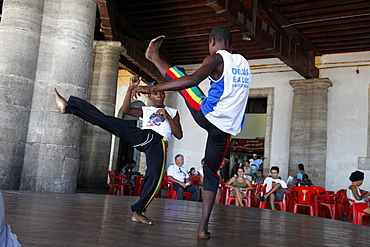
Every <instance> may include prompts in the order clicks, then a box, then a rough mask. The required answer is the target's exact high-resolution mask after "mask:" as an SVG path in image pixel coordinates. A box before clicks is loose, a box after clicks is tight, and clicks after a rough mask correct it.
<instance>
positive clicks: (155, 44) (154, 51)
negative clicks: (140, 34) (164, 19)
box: [145, 35, 166, 62]
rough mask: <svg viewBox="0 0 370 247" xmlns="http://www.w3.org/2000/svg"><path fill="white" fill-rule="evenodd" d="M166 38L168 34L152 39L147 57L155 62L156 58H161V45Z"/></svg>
mask: <svg viewBox="0 0 370 247" xmlns="http://www.w3.org/2000/svg"><path fill="white" fill-rule="evenodd" d="M164 38H166V36H164V35H160V36H158V37H157V38H154V39H152V40H151V41H150V43H149V46H148V49H146V52H145V57H146V59H148V60H149V61H151V62H153V61H154V60H155V59H156V58H159V47H160V46H161V45H162V42H163V40H164Z"/></svg>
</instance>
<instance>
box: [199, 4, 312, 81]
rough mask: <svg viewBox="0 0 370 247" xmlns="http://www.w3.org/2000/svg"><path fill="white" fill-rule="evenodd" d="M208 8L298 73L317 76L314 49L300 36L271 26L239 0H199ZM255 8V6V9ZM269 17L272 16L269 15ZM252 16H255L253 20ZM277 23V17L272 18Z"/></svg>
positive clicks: (269, 5)
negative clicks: (298, 37)
mask: <svg viewBox="0 0 370 247" xmlns="http://www.w3.org/2000/svg"><path fill="white" fill-rule="evenodd" d="M202 1H203V2H205V3H206V5H208V6H209V7H210V8H212V9H214V11H215V12H216V13H218V14H220V15H221V16H223V17H224V18H225V19H227V20H228V21H230V22H231V23H233V24H234V25H235V26H236V27H237V28H239V29H240V30H241V31H243V32H245V33H246V34H250V37H251V38H252V39H253V40H254V41H255V42H257V43H259V44H260V45H261V46H262V47H264V48H265V49H266V50H267V51H269V52H270V53H271V54H272V55H274V56H276V57H278V58H279V59H280V60H282V61H283V62H285V63H286V64H287V65H288V66H290V67H291V68H293V69H294V70H295V71H297V73H299V74H300V75H302V76H303V77H305V78H317V77H318V76H319V71H318V69H317V68H316V67H315V59H314V58H315V57H314V52H313V51H312V50H311V51H310V50H308V49H307V47H311V46H312V45H310V44H309V43H308V42H306V43H307V44H302V42H304V40H303V39H300V40H298V41H297V39H296V37H292V36H290V35H288V34H287V33H283V32H281V31H280V30H277V29H274V28H273V27H272V26H271V25H269V24H268V23H266V22H265V21H264V20H262V19H260V18H259V17H257V16H256V12H255V14H254V15H253V12H252V10H251V9H250V8H247V7H246V6H245V5H244V4H243V3H242V2H240V1H238V0H217V1H213V0H202ZM258 2H259V3H261V2H262V3H264V5H263V6H264V7H265V8H266V7H270V8H269V11H271V10H270V9H271V8H273V6H272V5H271V4H268V6H267V3H269V2H267V1H266V0H264V1H261V0H260V1H258ZM255 11H256V9H255ZM269 17H270V18H271V19H274V18H275V17H274V16H273V15H272V14H270V15H269ZM254 18H255V19H254ZM275 22H276V23H278V20H275Z"/></svg>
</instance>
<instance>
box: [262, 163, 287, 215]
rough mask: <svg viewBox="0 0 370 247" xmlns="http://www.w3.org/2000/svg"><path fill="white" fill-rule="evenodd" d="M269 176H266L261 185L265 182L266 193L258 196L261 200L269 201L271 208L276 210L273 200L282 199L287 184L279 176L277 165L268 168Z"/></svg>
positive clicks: (278, 200) (279, 200)
mask: <svg viewBox="0 0 370 247" xmlns="http://www.w3.org/2000/svg"><path fill="white" fill-rule="evenodd" d="M270 173H271V177H267V178H266V179H265V181H264V182H263V185H265V184H267V186H266V191H267V193H266V194H265V195H264V196H261V197H259V198H258V199H260V200H261V201H262V202H263V201H265V200H266V201H269V202H270V206H271V209H272V210H276V208H275V202H281V201H282V200H283V199H284V192H288V193H289V190H288V186H287V184H286V183H285V181H284V180H282V179H280V178H279V167H277V166H272V167H271V168H270Z"/></svg>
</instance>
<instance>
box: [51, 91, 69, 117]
mask: <svg viewBox="0 0 370 247" xmlns="http://www.w3.org/2000/svg"><path fill="white" fill-rule="evenodd" d="M53 90H54V101H55V105H56V106H57V108H58V111H59V112H60V113H62V114H64V113H66V107H67V105H68V103H67V101H66V99H65V98H63V97H62V96H60V94H59V93H58V91H57V90H56V88H54V89H53Z"/></svg>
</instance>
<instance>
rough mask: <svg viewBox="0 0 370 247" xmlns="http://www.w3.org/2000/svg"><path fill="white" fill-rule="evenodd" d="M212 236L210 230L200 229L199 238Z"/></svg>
mask: <svg viewBox="0 0 370 247" xmlns="http://www.w3.org/2000/svg"><path fill="white" fill-rule="evenodd" d="M210 237H211V233H210V232H203V231H198V238H199V239H209V238H210Z"/></svg>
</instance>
